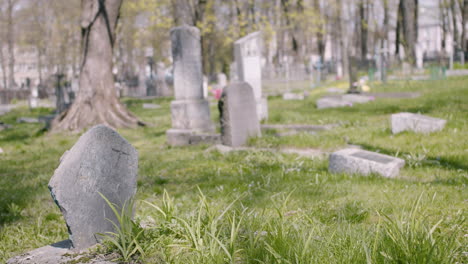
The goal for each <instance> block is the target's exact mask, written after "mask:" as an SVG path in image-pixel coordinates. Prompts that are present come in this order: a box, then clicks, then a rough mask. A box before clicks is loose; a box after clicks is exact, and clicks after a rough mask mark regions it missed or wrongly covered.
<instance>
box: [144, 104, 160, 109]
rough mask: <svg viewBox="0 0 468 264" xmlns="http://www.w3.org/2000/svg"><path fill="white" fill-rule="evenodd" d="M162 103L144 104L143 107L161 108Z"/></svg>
mask: <svg viewBox="0 0 468 264" xmlns="http://www.w3.org/2000/svg"><path fill="white" fill-rule="evenodd" d="M159 108H161V106H160V105H157V104H143V109H159Z"/></svg>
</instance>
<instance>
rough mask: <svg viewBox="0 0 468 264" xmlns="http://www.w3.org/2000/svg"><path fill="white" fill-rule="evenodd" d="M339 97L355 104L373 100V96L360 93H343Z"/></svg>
mask: <svg viewBox="0 0 468 264" xmlns="http://www.w3.org/2000/svg"><path fill="white" fill-rule="evenodd" d="M341 99H342V100H344V101H347V102H351V103H356V104H363V103H368V102H371V101H374V97H372V96H368V95H362V94H345V95H343V96H342V97H341Z"/></svg>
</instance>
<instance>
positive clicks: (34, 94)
mask: <svg viewBox="0 0 468 264" xmlns="http://www.w3.org/2000/svg"><path fill="white" fill-rule="evenodd" d="M38 106H39V90H38V87H37V86H36V85H33V86H31V95H30V96H29V108H30V109H34V108H37V107H38Z"/></svg>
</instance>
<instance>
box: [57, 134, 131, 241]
mask: <svg viewBox="0 0 468 264" xmlns="http://www.w3.org/2000/svg"><path fill="white" fill-rule="evenodd" d="M137 171H138V153H137V151H136V150H135V148H134V147H133V146H132V145H130V143H128V142H127V141H126V140H125V139H124V138H123V137H121V136H120V135H119V134H118V133H117V132H116V131H114V130H113V129H111V128H109V127H107V126H104V125H98V126H95V127H93V128H91V129H90V130H89V131H88V132H86V133H85V134H83V135H82V136H81V137H80V139H79V140H78V142H76V144H75V145H74V146H73V147H72V148H71V149H70V150H69V151H67V152H65V154H64V155H63V156H62V158H61V161H60V165H59V167H58V168H57V169H56V170H55V173H54V176H53V177H52V178H51V180H50V182H49V189H50V192H51V194H52V197H53V199H54V200H55V202H56V204H57V205H58V207H59V208H60V211H61V212H62V214H63V216H64V218H65V221H66V223H67V227H68V232H69V235H70V240H71V242H72V245H73V248H74V249H76V250H82V249H85V248H88V247H90V246H92V245H94V244H96V243H98V242H99V239H100V238H99V236H98V235H96V234H97V233H105V232H113V231H115V230H114V226H113V224H112V222H114V223H116V224H118V221H117V219H116V217H115V215H114V213H113V212H112V210H111V208H110V207H109V205H108V204H107V203H106V201H104V199H103V198H102V197H101V195H100V194H102V195H103V196H104V197H106V198H107V199H108V200H109V201H110V202H111V203H113V204H115V205H116V208H117V209H118V210H120V209H121V208H122V207H123V205H124V203H125V202H128V201H129V200H130V199H131V198H132V197H133V196H134V195H135V192H136V178H137ZM111 221H112V222H111Z"/></svg>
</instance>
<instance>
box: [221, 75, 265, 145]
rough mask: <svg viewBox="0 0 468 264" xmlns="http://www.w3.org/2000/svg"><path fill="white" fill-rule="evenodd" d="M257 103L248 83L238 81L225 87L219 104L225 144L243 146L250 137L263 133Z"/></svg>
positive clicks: (222, 138) (222, 135)
mask: <svg viewBox="0 0 468 264" xmlns="http://www.w3.org/2000/svg"><path fill="white" fill-rule="evenodd" d="M256 105H257V103H256V101H255V96H254V93H253V90H252V87H250V85H249V84H248V83H246V82H236V83H233V84H230V85H228V86H227V87H226V89H224V91H223V94H222V96H221V100H219V105H218V107H219V111H220V114H221V118H220V121H221V141H222V143H223V144H224V145H227V146H232V147H238V146H242V145H244V144H245V143H246V142H247V140H248V139H249V138H250V137H258V136H260V135H261V132H260V122H259V120H258V116H257V106H256Z"/></svg>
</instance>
